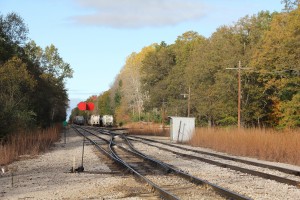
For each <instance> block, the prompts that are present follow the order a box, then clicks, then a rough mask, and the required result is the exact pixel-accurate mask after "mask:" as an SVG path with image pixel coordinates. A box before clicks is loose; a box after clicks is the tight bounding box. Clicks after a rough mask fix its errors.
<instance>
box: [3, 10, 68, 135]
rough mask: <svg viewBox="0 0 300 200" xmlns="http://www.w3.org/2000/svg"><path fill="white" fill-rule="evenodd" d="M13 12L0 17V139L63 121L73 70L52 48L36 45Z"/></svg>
mask: <svg viewBox="0 0 300 200" xmlns="http://www.w3.org/2000/svg"><path fill="white" fill-rule="evenodd" d="M28 32H29V30H28V28H27V26H26V25H25V23H24V20H23V19H22V18H21V17H20V16H19V15H18V14H16V13H9V14H7V15H6V16H4V15H2V14H0V105H1V106H0V122H1V123H0V138H1V137H4V136H6V135H8V134H10V133H12V132H16V131H19V130H21V129H31V128H37V127H40V128H45V127H48V126H50V125H52V124H53V123H56V122H62V121H64V120H65V119H66V109H67V106H68V95H67V91H66V89H65V80H66V78H71V77H72V74H73V70H72V69H71V67H70V65H69V64H68V63H66V62H64V61H63V59H62V58H61V57H60V55H59V53H58V49H57V48H56V47H55V46H54V45H53V44H51V45H49V46H47V47H45V49H43V48H41V47H40V46H38V45H37V44H36V43H35V42H34V40H30V39H29V38H28Z"/></svg>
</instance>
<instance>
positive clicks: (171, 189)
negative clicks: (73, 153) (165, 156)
mask: <svg viewBox="0 0 300 200" xmlns="http://www.w3.org/2000/svg"><path fill="white" fill-rule="evenodd" d="M73 128H74V129H75V130H76V131H77V132H78V133H79V134H80V135H82V136H84V137H85V138H86V139H87V140H88V141H90V142H91V143H92V144H93V145H95V147H96V148H97V149H98V150H100V151H101V152H103V153H104V154H105V155H106V156H107V157H109V158H110V159H112V160H113V161H114V162H115V163H117V164H118V165H120V166H123V167H124V168H126V170H127V171H130V172H131V173H133V174H134V175H135V177H136V178H137V179H139V181H141V182H144V183H147V185H149V186H150V187H151V188H152V189H153V190H155V191H156V193H158V194H159V196H160V197H161V198H163V199H201V198H205V199H224V198H225V199H250V198H248V197H245V196H243V195H240V194H237V193H235V192H232V191H229V190H227V189H225V188H222V187H220V186H217V185H215V184H212V183H209V182H207V181H205V180H202V179H199V178H197V177H194V176H192V175H190V174H188V173H185V172H183V171H181V170H178V169H176V168H174V167H171V166H169V165H167V164H166V163H163V162H162V161H160V160H157V159H154V158H152V157H149V156H147V155H145V154H143V153H141V152H139V151H138V150H136V149H135V148H134V147H133V145H132V144H131V142H130V141H129V140H128V139H127V138H126V136H124V135H120V134H115V133H113V132H111V131H106V130H103V129H101V130H100V132H101V136H100V135H99V134H95V133H93V132H92V131H89V130H87V129H83V128H81V127H80V128H79V127H73ZM98 131H99V130H98ZM108 138H110V139H108ZM99 140H101V141H102V142H100V143H99V142H98V141H99ZM103 141H104V142H103ZM104 143H105V144H106V145H104ZM187 196H188V197H187Z"/></svg>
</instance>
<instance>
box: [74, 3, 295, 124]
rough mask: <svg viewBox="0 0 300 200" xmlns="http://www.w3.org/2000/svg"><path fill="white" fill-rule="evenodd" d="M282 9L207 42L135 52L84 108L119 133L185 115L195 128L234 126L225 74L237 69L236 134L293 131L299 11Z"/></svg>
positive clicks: (232, 90)
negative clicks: (93, 108)
mask: <svg viewBox="0 0 300 200" xmlns="http://www.w3.org/2000/svg"><path fill="white" fill-rule="evenodd" d="M282 3H283V10H282V12H273V13H271V12H269V11H261V12H258V13H257V14H255V15H252V16H249V15H246V16H245V17H243V18H241V19H239V20H238V21H237V22H235V23H233V24H232V25H223V26H221V27H219V28H218V29H217V30H216V31H215V32H214V33H213V34H212V35H211V36H210V37H208V38H206V37H204V36H202V35H199V34H198V33H197V32H195V31H187V32H185V33H183V34H182V35H180V36H178V37H177V39H176V40H175V42H174V43H172V44H166V43H165V42H161V43H159V44H150V45H149V46H147V47H144V48H143V49H142V50H141V51H140V52H133V53H132V54H131V55H129V56H128V57H127V60H126V63H125V65H124V67H123V68H122V70H121V71H120V73H119V74H118V75H117V76H116V78H115V81H114V83H113V84H112V86H111V88H110V89H109V90H108V91H106V92H104V93H103V94H100V95H99V96H96V97H94V98H93V99H91V98H90V99H88V101H94V102H95V103H96V104H98V108H99V110H102V111H103V110H105V109H106V110H108V112H110V113H112V114H114V116H115V120H116V124H117V125H122V124H126V123H128V122H135V121H145V122H159V123H161V122H162V121H165V122H166V121H167V116H188V115H189V116H190V117H195V118H196V124H197V126H209V127H227V126H236V125H237V121H238V106H237V105H238V70H229V69H228V68H237V67H238V65H239V62H241V68H244V69H243V70H241V96H240V97H241V123H242V126H243V127H252V128H254V127H257V128H263V127H265V128H267V127H268V128H276V129H285V128H299V126H300V43H299V41H300V31H299V30H300V7H299V4H298V1H295V2H294V1H282ZM73 113H74V114H78V110H77V111H76V110H74V112H73Z"/></svg>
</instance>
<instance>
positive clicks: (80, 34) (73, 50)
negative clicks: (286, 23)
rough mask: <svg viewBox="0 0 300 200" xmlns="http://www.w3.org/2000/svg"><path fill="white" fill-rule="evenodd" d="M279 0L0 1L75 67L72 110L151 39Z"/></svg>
mask: <svg viewBox="0 0 300 200" xmlns="http://www.w3.org/2000/svg"><path fill="white" fill-rule="evenodd" d="M282 7H283V6H282V5H281V3H280V0H0V13H1V14H2V15H6V14H7V13H9V12H16V13H18V14H19V15H20V16H21V17H22V18H23V19H24V21H25V23H26V24H27V26H28V28H29V38H30V39H32V40H34V41H35V42H36V43H37V44H38V45H39V46H41V47H43V48H44V47H46V46H48V45H50V44H54V45H55V46H56V47H57V48H58V50H59V53H60V56H61V57H62V58H63V59H64V61H65V62H67V63H70V65H71V67H72V68H73V69H74V76H73V78H72V79H70V80H68V81H67V82H66V88H67V89H68V93H69V98H70V99H71V102H72V104H71V108H73V107H74V106H75V105H76V104H77V102H78V101H79V100H85V99H87V98H88V97H89V96H91V95H99V94H100V93H102V92H104V91H106V90H108V89H109V87H110V85H111V84H112V83H113V81H114V78H115V77H116V76H117V74H118V73H119V71H120V70H121V68H122V67H123V66H124V64H125V60H126V57H127V56H129V55H130V54H131V53H132V52H139V51H140V50H141V49H142V48H143V47H145V46H148V45H150V44H152V43H160V42H161V41H165V42H166V43H167V44H171V43H173V42H174V41H175V40H176V38H177V37H178V36H179V35H182V34H183V33H184V32H186V31H191V30H192V31H197V32H198V33H199V34H200V35H203V36H205V37H209V36H210V35H211V34H212V33H213V32H214V31H215V30H216V29H217V28H218V27H220V26H222V25H231V24H233V23H234V22H236V21H237V20H238V19H239V18H241V17H244V16H245V15H247V14H248V15H253V14H257V13H258V12H259V11H261V10H269V11H271V12H273V11H281V9H282Z"/></svg>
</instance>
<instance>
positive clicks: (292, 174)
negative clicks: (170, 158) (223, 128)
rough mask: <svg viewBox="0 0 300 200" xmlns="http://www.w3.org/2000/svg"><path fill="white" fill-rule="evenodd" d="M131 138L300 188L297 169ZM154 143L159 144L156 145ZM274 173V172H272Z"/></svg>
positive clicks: (192, 157)
mask: <svg viewBox="0 0 300 200" xmlns="http://www.w3.org/2000/svg"><path fill="white" fill-rule="evenodd" d="M129 139H131V140H133V141H136V142H141V143H143V144H146V145H149V146H152V147H156V148H158V149H161V150H164V151H168V152H171V153H174V154H177V155H179V156H182V157H185V158H189V159H194V160H199V161H202V162H206V163H209V164H212V165H216V166H219V167H223V168H228V169H232V170H235V171H239V172H242V173H247V174H251V175H253V176H258V177H261V178H265V179H270V180H274V181H277V182H280V183H285V184H288V185H293V186H296V187H298V188H300V171H297V170H293V169H288V168H282V167H278V166H274V165H267V164H263V163H259V162H254V161H248V160H245V159H240V158H235V157H231V156H225V155H220V154H215V153H210V152H205V151H199V150H195V149H191V148H187V147H182V146H179V145H175V144H169V143H165V142H160V141H156V140H151V139H146V138H142V137H137V136H130V137H129ZM154 143H155V144H159V145H154ZM170 147H171V148H170ZM191 153H193V154H191ZM236 163H242V166H243V167H241V166H238V165H237V164H236ZM249 166H250V167H249ZM253 166H254V167H253ZM253 168H256V169H253ZM266 169H268V170H266ZM263 171H268V172H263ZM274 171H278V172H280V174H281V176H278V175H274V174H278V172H275V173H274ZM272 173H274V174H272ZM287 177H288V178H287Z"/></svg>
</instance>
